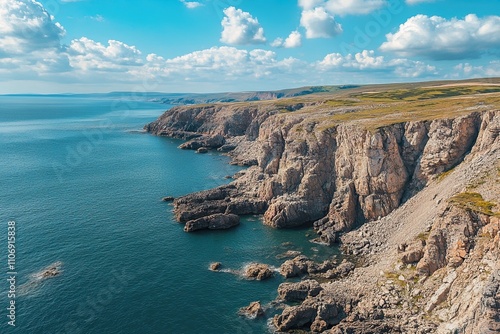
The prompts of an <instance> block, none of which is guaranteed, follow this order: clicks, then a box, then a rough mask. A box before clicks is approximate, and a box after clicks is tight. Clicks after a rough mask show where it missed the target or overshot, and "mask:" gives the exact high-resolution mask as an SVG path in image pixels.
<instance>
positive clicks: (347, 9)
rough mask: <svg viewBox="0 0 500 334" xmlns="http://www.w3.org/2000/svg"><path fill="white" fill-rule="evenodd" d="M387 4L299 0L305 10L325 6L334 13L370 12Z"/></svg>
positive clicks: (360, 0)
mask: <svg viewBox="0 0 500 334" xmlns="http://www.w3.org/2000/svg"><path fill="white" fill-rule="evenodd" d="M417 1H418V0H417ZM386 4H387V1H386V0H299V7H301V8H302V9H303V10H310V9H314V8H316V7H323V8H325V9H326V10H327V11H328V12H329V13H330V14H332V15H363V14H369V13H371V12H373V11H375V10H377V9H380V8H382V7H383V6H385V5H386Z"/></svg>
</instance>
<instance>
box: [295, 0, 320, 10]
mask: <svg viewBox="0 0 500 334" xmlns="http://www.w3.org/2000/svg"><path fill="white" fill-rule="evenodd" d="M324 3H325V0H299V7H302V8H303V9H313V8H314V7H318V6H322V5H323V4H324Z"/></svg>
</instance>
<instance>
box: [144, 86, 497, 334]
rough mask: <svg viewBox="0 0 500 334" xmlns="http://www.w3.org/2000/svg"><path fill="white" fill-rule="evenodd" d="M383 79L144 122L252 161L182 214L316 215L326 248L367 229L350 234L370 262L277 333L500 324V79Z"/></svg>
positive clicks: (353, 247)
mask: <svg viewBox="0 0 500 334" xmlns="http://www.w3.org/2000/svg"><path fill="white" fill-rule="evenodd" d="M372 89H373V88H370V89H365V90H362V89H358V90H354V91H352V92H349V93H343V95H342V94H341V95H335V96H329V95H328V96H321V95H320V96H317V97H314V98H313V97H308V98H302V99H301V100H296V99H288V100H282V101H278V102H277V101H275V102H269V101H266V102H253V103H234V104H211V105H199V106H192V107H175V108H173V109H171V110H169V111H167V112H166V113H165V114H164V115H163V116H161V117H160V118H159V119H158V120H157V121H155V122H153V123H151V124H149V125H147V126H146V130H147V131H149V132H151V133H154V134H157V135H166V136H171V137H177V138H183V139H186V140H187V142H186V143H185V144H183V146H182V148H186V149H193V148H199V147H205V148H208V149H218V150H219V151H222V152H227V153H228V154H229V155H230V156H231V157H232V159H233V163H235V164H240V165H245V166H249V168H248V169H246V170H245V171H243V172H241V173H239V174H238V175H237V177H236V179H235V180H234V181H233V182H231V183H230V184H229V185H225V186H221V187H219V188H216V189H212V190H208V191H204V192H199V193H195V194H190V195H187V196H184V197H181V198H178V199H176V201H175V202H174V207H175V213H176V217H177V219H178V220H179V221H181V222H190V221H193V220H195V219H199V218H202V217H205V216H209V215H213V214H227V215H229V214H237V215H245V214H263V217H264V223H265V224H268V225H270V226H273V227H276V228H286V227H293V226H297V225H302V224H306V223H311V224H313V225H314V228H315V230H316V231H317V233H318V239H319V240H320V241H322V242H325V243H329V244H330V243H333V242H336V241H339V239H340V236H341V235H342V234H343V233H346V232H348V231H351V230H353V229H358V230H357V231H353V232H351V233H347V234H345V235H344V236H343V237H342V241H343V243H344V245H345V247H346V249H347V250H348V251H349V252H351V253H352V254H356V255H358V256H363V257H367V258H370V261H369V262H365V263H371V264H370V265H368V266H365V267H362V268H358V269H356V270H355V271H354V274H353V275H352V276H350V277H348V278H345V279H341V280H337V281H334V282H331V283H329V284H326V285H324V286H323V288H324V289H323V291H322V292H321V293H320V294H319V295H317V296H314V297H312V296H311V297H308V298H307V299H306V300H304V302H303V303H302V304H301V305H299V306H291V308H287V309H285V311H284V312H283V314H282V315H281V316H279V317H277V318H275V319H274V320H275V321H274V323H275V325H276V327H277V329H278V330H290V329H294V328H304V327H305V328H309V327H308V326H311V327H310V330H314V331H317V332H321V331H326V330H328V329H329V328H332V329H330V332H331V333H358V332H359V333H379V332H381V331H383V332H395V333H420V332H422V333H425V332H427V333H431V332H434V331H439V332H440V333H488V330H491V331H494V330H495V328H496V329H498V328H497V327H495V326H496V325H495V323H496V322H497V321H498V320H499V319H498V306H499V304H498V302H499V301H500V298H499V288H498V287H499V284H500V281H499V278H500V265H499V263H498V256H497V255H498V252H499V243H498V218H496V216H495V215H496V213H495V212H494V209H493V208H494V207H495V205H496V203H499V200H500V198H499V196H500V195H499V193H500V192H499V189H500V187H499V186H498V184H497V183H498V182H499V181H498V170H499V169H498V168H500V166H499V165H498V161H499V157H500V155H499V153H500V138H499V133H500V112H499V111H498V106H499V99H498V93H497V91H498V90H499V89H498V88H495V87H493V88H492V87H481V86H474V87H467V89H465V88H463V87H462V88H460V87H459V88H457V87H454V88H449V87H447V86H443V87H417V88H413V89H412V90H407V91H404V92H401V90H397V89H395V90H389V91H387V90H384V91H375V92H373V91H372ZM485 89H492V90H493V92H492V91H491V90H487V91H484V90H485ZM436 92H437V93H436ZM402 96H403V97H402ZM495 173H497V174H495ZM484 175H487V176H484ZM481 177H483V178H484V180H486V181H484V180H483V181H484V182H483V183H481V182H482V181H481V180H482V179H480V178H481ZM492 180H493V181H492ZM474 182H475V183H474ZM495 182H496V183H495ZM476 183H478V184H476ZM445 185H446V186H447V188H445ZM471 187H475V188H474V189H473V190H474V191H472V190H471ZM483 196H484V197H485V198H486V199H484V198H483ZM395 266H396V267H395ZM394 268H396V269H394ZM379 273H381V274H380V275H379ZM481 275H482V276H481ZM353 282H358V283H357V284H353ZM358 284H359V285H358ZM353 287H354V289H353ZM381 287H382V288H383V289H382V290H381ZM338 289H341V290H342V291H343V293H342V294H339V292H338ZM360 290H361V291H362V293H360V292H359V291H360ZM385 291H387V293H386V292H385ZM466 300H471V302H466ZM444 303H446V306H443V304H444ZM327 306H328V307H327ZM329 308H334V309H335V310H333V309H332V310H330V311H328V312H326V311H325V312H326V313H325V314H329V315H328V316H326V315H325V317H324V318H322V317H321V316H320V315H321V310H326V309H328V310H329ZM334 311H335V312H334ZM301 312H305V313H307V314H306V315H307V316H306V315H304V316H301V315H300V314H301ZM305 313H304V314H305ZM333 313H335V314H333ZM402 315H407V317H406V318H405V319H402ZM423 315H426V317H425V318H422V317H423ZM483 315H487V316H486V317H485V318H484V319H483ZM304 317H305V318H306V319H311V321H309V320H307V321H305V322H304V321H298V322H296V321H295V320H296V319H304ZM318 317H319V318H318ZM290 319H295V320H293V321H292V320H290Z"/></svg>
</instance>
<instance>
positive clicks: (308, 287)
mask: <svg viewBox="0 0 500 334" xmlns="http://www.w3.org/2000/svg"><path fill="white" fill-rule="evenodd" d="M321 290H323V288H322V287H321V285H320V284H319V283H318V282H317V281H315V280H305V281H300V282H297V283H281V284H280V286H279V287H278V298H279V299H281V300H284V301H285V302H299V301H304V300H305V299H306V298H307V297H316V296H317V295H318V294H319V293H320V292H321Z"/></svg>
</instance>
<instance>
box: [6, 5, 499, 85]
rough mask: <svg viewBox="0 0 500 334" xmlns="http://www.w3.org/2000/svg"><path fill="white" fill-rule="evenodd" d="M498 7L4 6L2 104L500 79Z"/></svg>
mask: <svg viewBox="0 0 500 334" xmlns="http://www.w3.org/2000/svg"><path fill="white" fill-rule="evenodd" d="M499 15H500V0H475V1H472V0H198V1H189V0H141V1H138V0H39V1H34V0H0V94H8V93H70V92H72V93H91V92H92V93H93V92H95V93H98V92H111V91H138V92H147V91H150V92H151V91H155V92H171V93H175V92H224V91H250V90H251V91H255V90H272V89H284V88H292V87H300V86H310V85H346V84H369V83H388V82H411V81H427V80H441V79H446V80H448V79H449V80H452V79H466V78H476V77H500V57H499V56H500V16H499Z"/></svg>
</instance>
